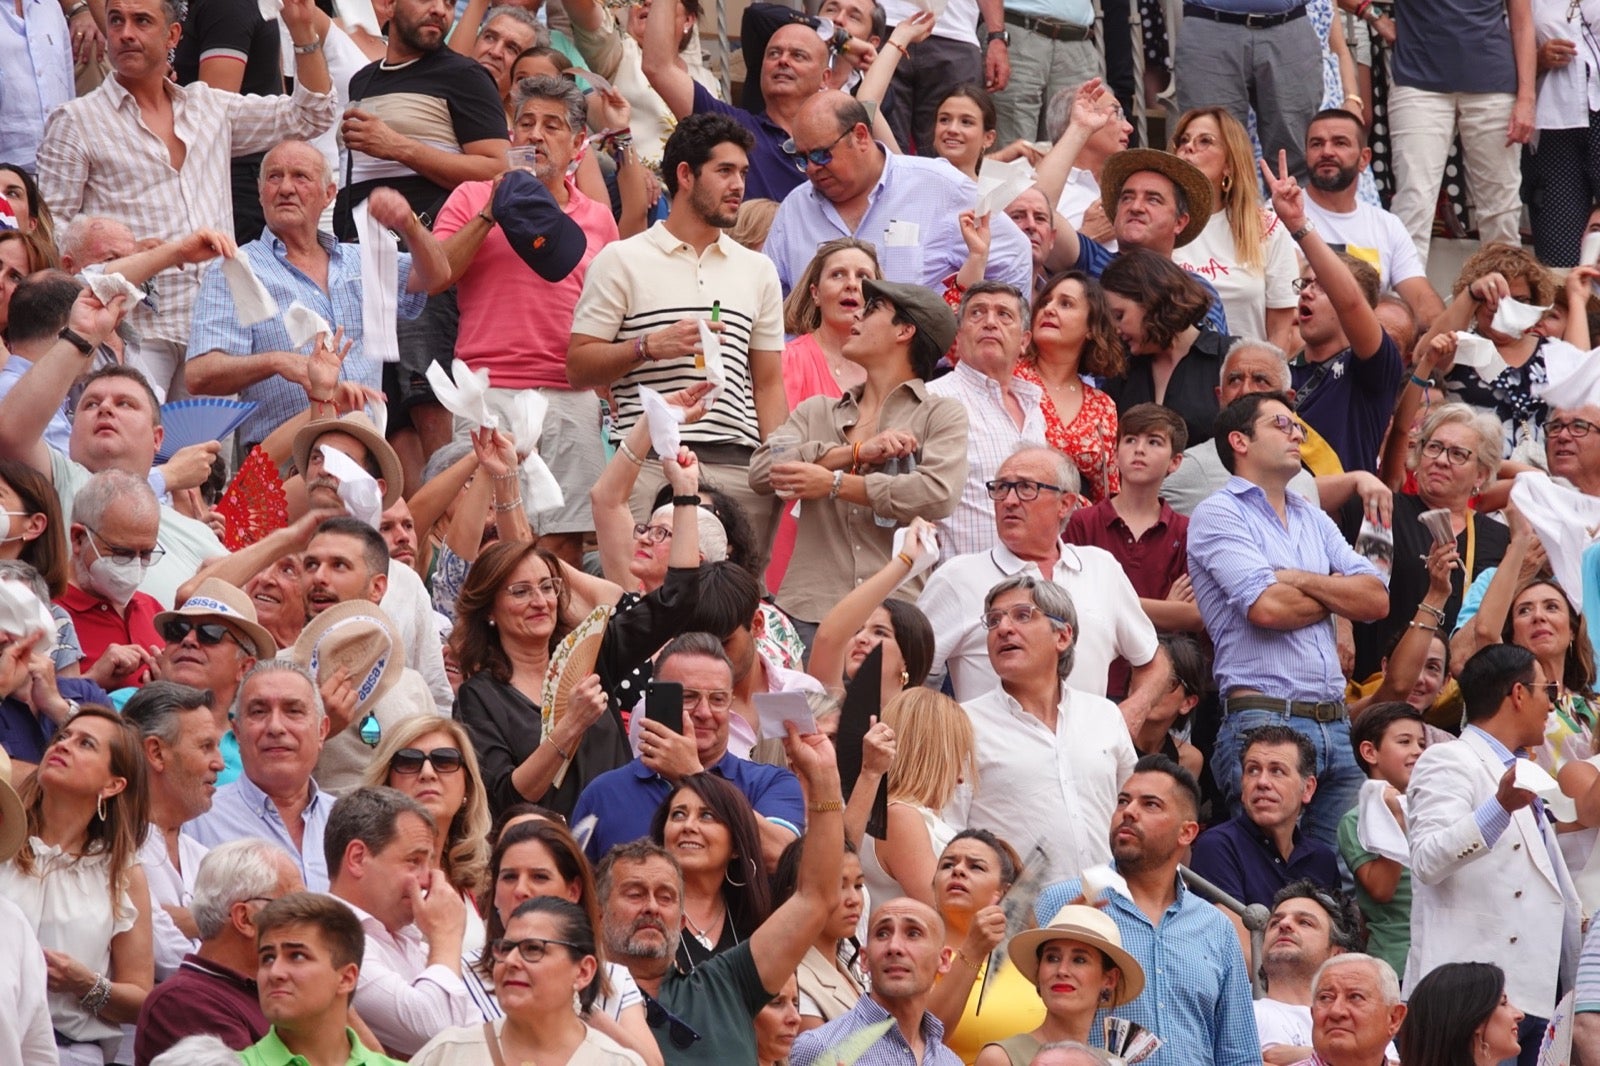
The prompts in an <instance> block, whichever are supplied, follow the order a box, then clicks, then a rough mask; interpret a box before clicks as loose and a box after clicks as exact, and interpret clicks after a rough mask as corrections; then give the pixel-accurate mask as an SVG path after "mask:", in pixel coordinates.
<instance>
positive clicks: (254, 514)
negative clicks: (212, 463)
mask: <svg viewBox="0 0 1600 1066" xmlns="http://www.w3.org/2000/svg"><path fill="white" fill-rule="evenodd" d="M217 513H218V514H220V515H222V518H223V521H224V523H225V528H226V530H227V534H226V536H224V537H223V538H222V544H223V547H225V548H227V549H228V550H229V551H235V552H236V551H240V550H242V549H244V548H246V547H249V546H250V545H251V544H254V543H255V542H256V541H258V540H260V539H261V538H262V537H264V536H266V535H267V534H268V533H271V532H273V531H275V530H279V529H282V528H283V527H284V526H286V525H288V524H289V500H288V498H287V497H286V496H284V494H283V479H282V478H280V477H279V476H278V468H277V466H276V465H274V464H273V462H272V459H271V457H270V456H268V455H267V452H266V449H264V448H262V447H261V446H260V445H259V444H258V445H256V446H255V447H254V448H252V449H251V451H250V454H249V455H247V456H245V458H244V462H242V463H240V464H239V472H238V473H237V474H235V475H234V476H233V481H232V482H230V483H229V485H228V488H227V491H226V492H224V493H223V494H222V499H221V500H219V501H217Z"/></svg>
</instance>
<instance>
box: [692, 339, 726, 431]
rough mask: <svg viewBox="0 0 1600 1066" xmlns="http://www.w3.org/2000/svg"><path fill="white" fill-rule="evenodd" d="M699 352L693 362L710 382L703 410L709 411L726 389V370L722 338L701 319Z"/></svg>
mask: <svg viewBox="0 0 1600 1066" xmlns="http://www.w3.org/2000/svg"><path fill="white" fill-rule="evenodd" d="M700 352H701V356H700V358H699V359H697V360H695V364H696V366H698V367H702V368H704V370H705V372H706V380H707V381H709V382H711V391H710V392H708V393H706V398H705V409H706V410H707V411H709V410H711V405H712V404H714V403H716V402H717V397H719V396H721V395H722V393H723V390H725V389H726V388H727V387H728V368H727V365H726V363H725V362H724V361H723V358H722V338H721V337H720V336H718V334H717V331H716V330H714V329H712V328H711V323H709V322H707V321H706V320H705V319H703V318H702V319H701V320H700Z"/></svg>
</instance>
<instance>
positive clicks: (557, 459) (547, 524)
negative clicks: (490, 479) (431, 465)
mask: <svg viewBox="0 0 1600 1066" xmlns="http://www.w3.org/2000/svg"><path fill="white" fill-rule="evenodd" d="M521 391H523V390H520V389H490V390H489V392H488V393H487V395H486V397H485V398H486V399H487V400H488V403H489V410H490V411H492V412H493V413H494V414H495V415H496V416H498V417H499V419H500V424H501V425H502V426H508V425H509V424H510V422H511V419H510V416H509V411H510V407H511V399H512V397H514V396H516V395H517V394H518V393H519V392H521ZM532 391H534V392H537V393H538V394H539V395H541V396H543V397H544V398H545V402H546V403H547V404H548V407H547V408H546V410H545V416H544V427H543V429H542V430H541V431H540V433H539V456H540V458H542V459H543V460H544V462H545V465H546V466H548V467H549V468H550V473H551V474H553V475H554V476H555V479H556V484H557V485H560V486H561V495H562V498H563V502H562V505H561V506H560V507H556V508H552V509H550V510H548V511H540V512H538V513H533V512H529V514H528V521H529V522H530V523H532V525H533V531H534V533H535V535H537V536H547V535H553V534H557V533H590V532H593V531H594V515H593V513H592V512H591V511H590V509H589V490H590V489H591V488H593V487H594V483H595V481H596V480H597V479H598V478H599V477H600V474H601V472H602V471H603V470H604V469H605V465H606V453H605V447H604V444H603V443H602V439H601V433H600V397H598V396H596V395H595V394H594V393H593V392H590V391H589V390H587V389H583V390H573V389H534V390H532ZM470 429H471V427H470V426H468V425H467V424H466V423H465V422H463V421H462V420H461V419H460V418H457V419H455V437H456V439H457V440H466V439H467V436H468V432H469V431H470Z"/></svg>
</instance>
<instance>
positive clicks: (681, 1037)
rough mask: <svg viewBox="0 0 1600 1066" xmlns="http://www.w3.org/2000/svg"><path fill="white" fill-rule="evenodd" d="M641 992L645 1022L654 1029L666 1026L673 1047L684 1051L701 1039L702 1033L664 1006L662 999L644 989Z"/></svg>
mask: <svg viewBox="0 0 1600 1066" xmlns="http://www.w3.org/2000/svg"><path fill="white" fill-rule="evenodd" d="M639 994H640V995H641V996H643V997H644V1020H645V1023H646V1024H647V1025H649V1026H650V1028H652V1029H660V1028H661V1027H662V1026H666V1029H667V1039H669V1040H671V1041H672V1046H673V1047H675V1048H677V1049H678V1050H679V1051H684V1050H687V1049H688V1048H689V1047H690V1046H691V1045H692V1044H694V1042H695V1041H697V1040H699V1039H700V1034H699V1033H697V1032H695V1031H694V1029H692V1028H691V1027H690V1026H689V1023H688V1022H686V1021H684V1020H683V1019H682V1018H680V1017H678V1016H677V1015H676V1014H673V1013H672V1012H671V1011H669V1010H668V1009H667V1008H665V1007H663V1006H662V1005H661V1001H660V1000H658V999H656V998H655V997H654V996H652V995H651V994H650V993H648V992H646V991H644V990H643V989H640V990H639Z"/></svg>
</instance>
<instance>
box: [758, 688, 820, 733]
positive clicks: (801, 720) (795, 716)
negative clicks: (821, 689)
mask: <svg viewBox="0 0 1600 1066" xmlns="http://www.w3.org/2000/svg"><path fill="white" fill-rule="evenodd" d="M753 699H754V700H755V704H756V720H757V722H759V723H760V725H761V735H762V737H764V738H768V739H770V738H774V737H778V738H781V737H786V736H788V735H789V733H788V730H786V729H784V728H783V723H784V722H793V723H794V727H795V728H796V729H798V730H799V731H800V733H801V734H802V735H805V734H808V733H815V732H816V731H817V718H816V715H815V714H813V713H812V711H811V704H810V702H809V701H807V699H806V694H805V693H804V692H757V693H756V694H755V696H754V697H753Z"/></svg>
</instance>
